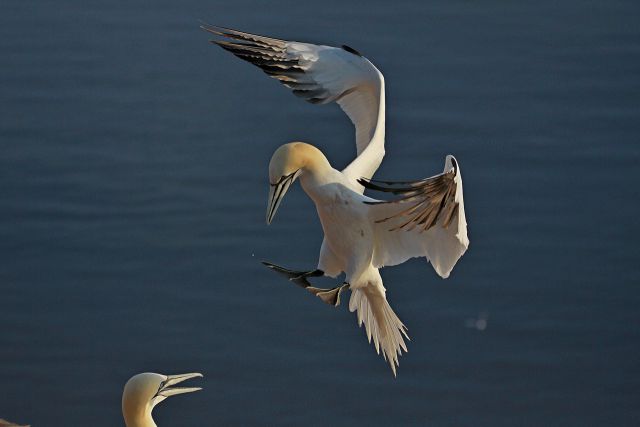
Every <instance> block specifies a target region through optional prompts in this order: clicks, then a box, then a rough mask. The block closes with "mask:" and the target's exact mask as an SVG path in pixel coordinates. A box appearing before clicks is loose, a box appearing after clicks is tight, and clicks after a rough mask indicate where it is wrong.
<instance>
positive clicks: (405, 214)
mask: <svg viewBox="0 0 640 427" xmlns="http://www.w3.org/2000/svg"><path fill="white" fill-rule="evenodd" d="M456 173H457V167H455V165H454V167H453V168H451V169H449V170H448V171H446V172H444V173H442V174H440V175H436V176H433V177H431V178H426V179H422V180H418V181H379V180H367V179H359V180H358V182H359V183H360V184H361V185H362V186H363V187H365V188H367V189H369V190H374V191H381V192H385V193H392V194H396V195H399V196H400V197H398V198H397V199H394V200H389V201H380V202H365V203H367V204H387V205H390V204H395V205H397V206H398V211H397V212H394V213H393V215H390V216H387V217H385V218H381V219H378V220H376V223H383V222H389V223H393V224H394V225H393V226H392V228H391V229H390V230H389V231H396V230H406V231H409V230H413V229H414V228H417V229H418V230H419V231H420V232H423V231H427V230H429V229H430V228H432V227H433V226H435V225H436V224H438V223H439V224H440V225H441V226H442V227H443V228H448V227H449V225H450V224H451V221H452V220H453V219H454V218H455V217H456V214H457V212H458V203H457V202H456V200H455V199H456V189H457V184H456V180H455V178H456Z"/></svg>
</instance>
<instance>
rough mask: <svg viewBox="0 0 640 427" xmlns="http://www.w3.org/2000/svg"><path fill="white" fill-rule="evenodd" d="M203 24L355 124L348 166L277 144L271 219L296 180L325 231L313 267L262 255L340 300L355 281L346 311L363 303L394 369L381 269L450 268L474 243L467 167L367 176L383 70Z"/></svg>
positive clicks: (396, 347) (380, 123)
mask: <svg viewBox="0 0 640 427" xmlns="http://www.w3.org/2000/svg"><path fill="white" fill-rule="evenodd" d="M203 28H204V29H205V30H206V31H208V32H210V33H213V34H216V35H218V36H223V37H226V38H227V39H228V40H230V41H227V40H212V42H213V43H216V44H218V45H220V46H221V47H222V48H224V49H225V50H228V51H230V52H231V53H233V54H234V55H236V56H238V57H239V58H241V59H243V60H245V61H248V62H251V63H252V64H254V65H256V66H258V67H260V68H262V70H263V71H264V72H265V73H267V74H268V75H269V76H271V77H273V78H276V79H278V80H279V81H280V82H281V83H282V84H284V85H285V86H286V87H288V88H290V89H292V90H293V92H294V94H295V95H297V96H299V97H302V98H304V99H305V100H307V101H308V102H311V103H314V104H326V103H330V102H334V101H335V102H336V103H338V105H340V107H341V108H342V109H343V110H344V111H345V113H346V114H347V115H348V116H349V118H350V119H351V121H352V122H353V124H354V126H355V128H356V151H357V156H356V158H355V159H354V160H353V161H352V162H351V163H350V164H349V165H348V166H347V167H346V168H344V169H343V170H342V171H339V170H337V169H335V168H333V167H332V166H331V164H330V163H329V161H328V160H327V158H326V157H325V155H324V154H323V153H322V152H321V151H320V150H319V149H318V148H316V147H314V146H312V145H310V144H306V143H303V142H294V143H289V144H285V145H283V146H281V147H279V148H278V149H277V150H276V151H275V153H274V154H273V156H272V158H271V162H270V164H269V183H270V193H269V202H268V207H267V223H271V221H272V219H273V217H274V215H275V212H276V211H277V209H278V207H279V206H280V203H281V201H282V198H283V196H284V194H285V193H286V192H287V190H288V189H289V187H290V186H291V184H292V183H293V182H294V181H295V180H296V179H298V178H299V179H300V183H301V185H302V187H303V189H304V191H305V192H306V194H307V195H308V196H309V197H310V198H311V199H312V200H313V202H314V203H315V206H316V210H317V213H318V217H319V219H320V222H321V224H322V228H323V231H324V240H323V243H322V246H321V249H320V258H319V261H318V264H317V269H316V270H313V271H294V270H289V269H286V268H283V267H280V266H277V265H275V264H271V263H267V262H265V263H264V264H265V265H266V266H267V267H269V268H271V269H273V270H274V271H276V272H278V273H281V274H283V275H285V276H286V277H287V278H288V279H289V280H290V281H292V282H294V283H296V284H298V285H300V286H302V287H303V288H305V289H307V290H308V291H309V292H311V293H312V294H314V295H316V296H318V297H319V298H320V299H322V300H323V301H324V302H326V303H328V304H331V305H334V306H337V305H338V304H339V303H340V295H341V293H342V292H343V291H344V290H346V289H350V290H351V298H350V301H349V310H350V311H352V312H354V311H355V312H357V316H358V323H359V325H362V324H364V325H365V330H366V333H367V337H368V339H369V342H371V340H372V339H373V342H374V345H375V348H376V351H377V352H378V353H380V349H382V354H383V356H384V357H385V359H387V360H388V362H389V364H390V366H391V369H392V371H393V374H394V375H395V374H396V367H397V366H398V356H399V355H401V353H402V350H404V351H405V352H406V351H407V347H406V344H405V342H404V338H403V336H404V337H405V338H408V335H407V330H406V327H405V326H404V324H403V323H402V322H401V321H400V319H399V318H398V317H397V316H396V314H395V313H394V311H393V310H392V309H391V307H390V306H389V303H388V302H387V299H386V289H385V287H384V285H383V282H382V278H381V277H380V273H379V269H380V268H382V267H383V266H392V265H397V264H401V263H403V262H405V261H406V260H408V259H409V258H413V257H425V258H427V259H428V260H429V261H430V262H431V264H432V266H433V267H434V269H435V271H436V273H437V274H438V275H440V276H441V277H443V278H446V277H448V276H449V274H450V272H451V270H452V269H453V267H454V265H455V264H456V262H457V261H458V259H459V258H460V257H461V256H462V255H463V254H464V253H465V251H466V250H467V248H468V246H469V239H468V238H467V223H466V218H465V213H464V200H463V192H462V175H461V173H460V168H459V165H458V162H457V161H456V159H455V158H454V157H453V156H450V155H449V156H447V157H446V160H445V167H444V171H443V172H442V173H441V174H439V175H435V176H433V177H430V178H426V179H422V180H418V181H399V182H392V181H376V180H372V179H371V177H372V176H373V174H374V173H375V172H376V170H377V169H378V167H379V166H380V163H381V162H382V159H383V157H384V155H385V149H384V142H385V141H384V138H385V84H384V77H383V76H382V73H380V71H379V70H378V69H377V68H376V67H375V66H374V65H373V64H372V63H371V62H370V61H369V60H368V59H366V58H365V57H363V56H362V55H361V54H360V53H358V52H357V51H356V50H354V49H353V48H350V47H348V46H342V48H337V47H331V46H322V45H313V44H309V43H301V42H293V41H285V40H279V39H274V38H271V37H264V36H258V35H255V34H250V33H245V32H240V31H236V30H231V29H227V28H220V27H212V26H203ZM365 188H367V189H371V190H374V191H381V192H390V193H392V194H396V195H399V196H400V197H399V198H397V199H395V200H390V201H383V200H377V199H373V198H370V197H367V196H365V195H364V194H363V193H364V190H365ZM342 273H344V274H345V283H343V284H342V285H341V286H336V287H335V288H333V289H320V288H316V287H314V286H312V285H311V283H310V282H309V280H308V279H309V278H312V277H319V276H329V277H337V276H338V275H340V274H342Z"/></svg>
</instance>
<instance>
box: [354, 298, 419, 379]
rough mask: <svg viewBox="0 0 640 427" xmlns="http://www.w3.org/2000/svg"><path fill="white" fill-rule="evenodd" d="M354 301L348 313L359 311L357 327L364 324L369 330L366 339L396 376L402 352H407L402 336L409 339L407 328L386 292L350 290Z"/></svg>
mask: <svg viewBox="0 0 640 427" xmlns="http://www.w3.org/2000/svg"><path fill="white" fill-rule="evenodd" d="M351 290H352V292H351V300H350V301H349V311H351V312H354V311H357V314H358V325H359V326H362V324H363V323H364V327H365V330H366V331H367V338H368V339H369V342H371V338H372V337H373V343H374V345H375V347H376V352H378V354H380V349H382V355H383V356H384V358H385V360H387V361H388V362H389V365H391V370H392V371H393V375H394V376H395V375H396V367H397V366H398V365H399V362H398V357H399V356H401V355H402V350H404V351H405V353H406V352H407V346H406V344H405V342H404V338H403V337H402V336H403V335H404V336H405V337H406V338H407V339H409V336H408V335H407V328H406V326H404V324H403V323H402V322H401V321H400V319H398V316H396V314H395V313H394V312H393V310H392V309H391V306H390V305H389V303H388V302H387V299H386V298H385V296H384V289H378V288H376V287H373V286H367V287H365V288H356V289H354V288H351Z"/></svg>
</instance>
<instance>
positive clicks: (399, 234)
mask: <svg viewBox="0 0 640 427" xmlns="http://www.w3.org/2000/svg"><path fill="white" fill-rule="evenodd" d="M359 182H360V184H362V185H363V186H365V187H366V188H368V189H371V190H375V191H382V192H390V193H393V194H397V195H400V197H399V198H397V199H395V200H390V201H365V203H366V204H368V205H370V216H371V219H372V220H373V221H374V223H375V226H374V229H375V235H376V236H375V238H376V242H375V246H374V254H373V264H374V266H375V267H377V268H379V267H383V266H389V265H397V264H401V263H403V262H405V261H406V260H408V259H410V258H415V257H425V258H427V259H428V260H429V261H430V262H431V264H432V265H433V268H434V269H435V270H436V272H437V273H438V274H439V275H440V276H441V277H443V278H447V277H449V273H451V270H452V269H453V267H454V266H455V264H456V263H457V262H458V260H459V259H460V257H461V256H462V255H463V254H464V253H465V251H466V250H467V248H468V247H469V238H468V237H467V221H466V217H465V213H464V199H463V194H462V175H461V173H460V167H459V165H458V162H457V161H456V159H455V158H454V157H453V156H447V158H446V161H445V168H444V172H442V173H441V174H439V175H436V176H433V177H431V178H426V179H423V180H419V181H401V182H388V181H372V180H364V179H361V180H359Z"/></svg>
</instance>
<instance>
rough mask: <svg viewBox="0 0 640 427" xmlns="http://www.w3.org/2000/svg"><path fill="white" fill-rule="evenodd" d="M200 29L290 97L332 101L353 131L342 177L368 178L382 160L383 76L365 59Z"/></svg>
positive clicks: (328, 48)
mask: <svg viewBox="0 0 640 427" xmlns="http://www.w3.org/2000/svg"><path fill="white" fill-rule="evenodd" d="M202 28H203V29H204V30H205V31H208V32H209V33H212V34H215V35H217V36H221V37H224V38H226V40H211V43H215V44H217V45H218V46H220V47H222V48H223V49H225V50H228V51H229V52H231V53H233V54H234V55H235V56H237V57H238V58H240V59H243V60H245V61H247V62H250V63H252V64H253V65H256V66H257V67H260V68H261V69H262V70H263V71H264V72H265V73H266V74H268V75H269V76H270V77H273V78H275V79H277V80H279V81H280V83H282V84H283V85H285V86H286V87H288V88H289V89H291V90H292V91H293V94H294V95H296V96H299V97H301V98H303V99H304V100H306V101H308V102H310V103H313V104H328V103H330V102H337V103H338V105H340V107H341V108H342V109H343V110H344V112H345V113H346V114H347V116H349V119H351V122H353V124H354V126H355V128H356V151H357V155H358V157H357V158H356V159H355V160H354V161H353V162H352V163H351V164H349V165H348V166H347V168H346V169H345V170H344V173H346V174H347V175H348V176H350V177H352V178H353V180H354V181H355V180H356V179H357V178H359V177H365V178H371V177H372V176H373V174H374V172H375V171H376V170H377V169H378V166H380V163H381V162H382V157H383V156H384V132H385V127H384V111H385V107H384V77H383V76H382V73H380V71H378V69H377V68H376V67H375V66H374V65H373V64H372V63H371V62H370V61H369V60H368V59H367V58H365V57H364V56H362V55H360V53H358V52H357V51H356V50H354V49H352V48H350V47H348V46H342V47H341V48H338V47H332V46H324V45H315V44H310V43H301V42H296V41H286V40H280V39H275V38H272V37H264V36H259V35H256V34H250V33H245V32H242V31H237V30H232V29H229V28H223V27H216V26H211V25H202ZM362 191H364V190H362ZM362 191H361V192H362Z"/></svg>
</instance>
